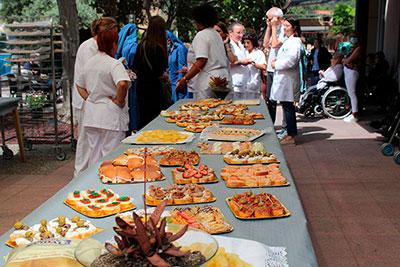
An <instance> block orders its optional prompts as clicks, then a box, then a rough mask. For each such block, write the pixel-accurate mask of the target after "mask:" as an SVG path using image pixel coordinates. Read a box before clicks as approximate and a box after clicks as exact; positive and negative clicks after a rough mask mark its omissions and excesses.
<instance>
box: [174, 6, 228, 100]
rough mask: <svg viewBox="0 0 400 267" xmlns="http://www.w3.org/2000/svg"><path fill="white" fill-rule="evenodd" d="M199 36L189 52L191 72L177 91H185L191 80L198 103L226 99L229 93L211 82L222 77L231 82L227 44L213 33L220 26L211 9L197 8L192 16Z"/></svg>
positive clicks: (206, 7) (207, 7) (179, 84)
mask: <svg viewBox="0 0 400 267" xmlns="http://www.w3.org/2000/svg"><path fill="white" fill-rule="evenodd" d="M192 15H193V19H194V21H195V27H196V29H197V34H196V36H195V37H194V39H193V42H192V44H191V46H190V48H189V52H188V64H191V67H190V69H189V71H188V72H187V73H186V74H185V76H183V78H182V79H180V80H179V81H178V84H177V86H176V91H180V90H182V88H183V87H184V85H186V84H187V83H188V81H190V80H191V79H194V80H193V81H191V84H190V88H192V90H193V94H194V98H195V99H205V98H225V97H226V95H227V94H228V93H229V86H228V87H226V88H217V89H218V90H215V89H216V88H211V87H210V86H209V82H210V78H213V77H219V78H221V79H224V78H225V79H226V81H227V82H228V83H229V82H230V77H229V70H228V59H227V57H226V55H225V48H224V43H223V41H222V39H221V37H220V36H219V34H218V33H217V32H216V31H215V30H214V29H213V26H214V25H215V24H216V23H217V22H218V17H217V13H216V11H215V10H214V8H212V7H211V6H209V5H202V6H198V7H195V8H194V9H193V12H192Z"/></svg>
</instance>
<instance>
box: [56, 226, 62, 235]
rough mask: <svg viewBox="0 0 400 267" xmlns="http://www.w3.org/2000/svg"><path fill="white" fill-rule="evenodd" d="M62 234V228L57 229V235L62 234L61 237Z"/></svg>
mask: <svg viewBox="0 0 400 267" xmlns="http://www.w3.org/2000/svg"><path fill="white" fill-rule="evenodd" d="M62 232H63V229H62V228H61V227H57V228H56V233H57V234H60V235H61V234H62Z"/></svg>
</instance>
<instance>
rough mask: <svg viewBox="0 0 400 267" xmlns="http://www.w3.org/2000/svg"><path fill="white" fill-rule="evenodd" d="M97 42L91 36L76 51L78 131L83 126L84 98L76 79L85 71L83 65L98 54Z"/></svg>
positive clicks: (73, 90)
mask: <svg viewBox="0 0 400 267" xmlns="http://www.w3.org/2000/svg"><path fill="white" fill-rule="evenodd" d="M98 50H99V49H98V47H97V42H96V40H95V39H94V38H90V39H88V40H86V41H84V42H83V43H82V44H81V45H80V46H79V48H78V51H77V52H76V59H75V67H74V84H73V89H72V107H73V108H74V116H75V118H76V123H77V124H78V127H79V128H78V132H79V130H80V127H81V122H82V115H81V114H80V113H81V109H82V107H83V98H82V97H81V96H80V94H79V93H78V89H76V79H77V78H78V77H79V75H80V74H81V73H82V71H83V67H84V66H85V63H86V62H88V60H89V59H90V58H91V57H93V56H94V55H96V53H97V51H98Z"/></svg>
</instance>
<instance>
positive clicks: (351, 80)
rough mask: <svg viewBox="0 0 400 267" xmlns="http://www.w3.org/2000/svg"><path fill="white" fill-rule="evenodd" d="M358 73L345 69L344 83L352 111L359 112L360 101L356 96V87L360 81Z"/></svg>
mask: <svg viewBox="0 0 400 267" xmlns="http://www.w3.org/2000/svg"><path fill="white" fill-rule="evenodd" d="M358 76H359V74H358V71H356V70H352V69H349V68H347V67H346V66H345V67H344V81H345V83H346V88H347V93H348V94H349V97H350V102H351V111H352V112H353V113H356V112H358V100H357V95H356V87H357V80H358Z"/></svg>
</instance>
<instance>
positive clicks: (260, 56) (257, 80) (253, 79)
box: [246, 48, 267, 99]
mask: <svg viewBox="0 0 400 267" xmlns="http://www.w3.org/2000/svg"><path fill="white" fill-rule="evenodd" d="M246 56H247V58H248V59H250V60H251V61H252V62H254V63H256V64H263V65H267V61H266V59H265V54H264V53H263V52H262V51H261V50H259V49H257V48H254V49H253V51H251V53H249V52H247V51H246ZM247 68H248V69H249V73H250V75H249V79H248V82H247V85H246V98H247V99H254V98H259V97H260V91H261V75H262V72H261V70H260V69H257V68H256V67H255V66H254V65H253V64H249V65H247Z"/></svg>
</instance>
